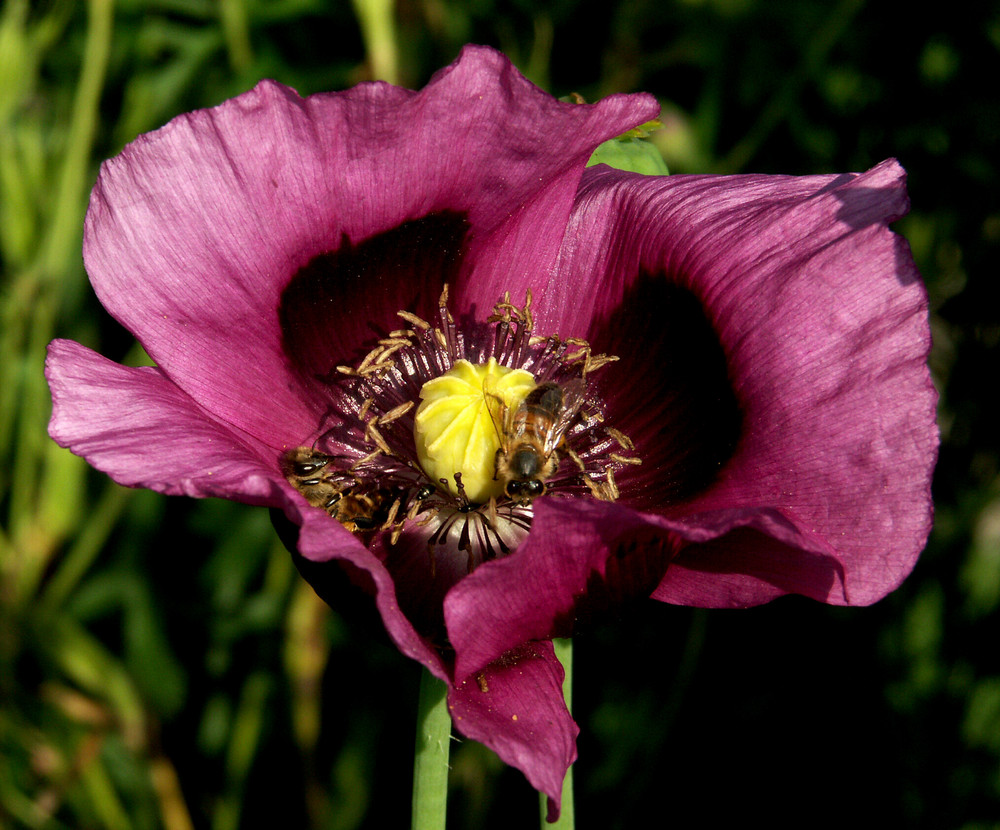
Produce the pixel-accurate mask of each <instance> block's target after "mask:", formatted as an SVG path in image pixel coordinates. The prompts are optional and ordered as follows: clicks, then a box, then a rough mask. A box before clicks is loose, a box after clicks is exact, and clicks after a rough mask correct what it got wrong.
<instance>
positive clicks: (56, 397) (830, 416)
mask: <svg viewBox="0 0 1000 830" xmlns="http://www.w3.org/2000/svg"><path fill="white" fill-rule="evenodd" d="M657 112H658V108H657V105H656V102H655V101H654V100H653V99H652V98H651V97H649V96H645V95H630V96H612V97H610V98H608V99H605V100H604V101H602V102H600V103H598V104H595V105H572V104H564V103H560V102H557V101H555V100H554V99H552V98H551V97H549V96H548V95H546V94H545V93H543V92H541V91H540V90H538V89H537V88H535V87H533V86H532V85H531V84H529V83H528V82H527V81H526V80H525V79H524V78H522V77H521V76H520V75H519V74H518V73H517V72H516V71H515V70H514V69H513V68H512V67H511V65H510V64H509V63H508V62H507V60H506V59H505V58H504V57H503V56H502V55H500V54H498V53H496V52H493V51H492V50H489V49H484V48H475V47H468V48H466V49H465V50H464V51H463V53H462V55H461V56H460V57H459V59H458V60H457V61H456V62H455V63H454V64H453V65H452V66H450V67H448V68H446V69H445V70H443V71H442V72H440V73H439V74H438V75H436V76H435V78H434V79H433V80H432V81H431V83H430V84H429V85H428V86H427V87H426V88H425V89H424V90H422V91H421V92H416V93H415V92H410V91H407V90H403V89H399V88H396V87H393V86H390V85H387V84H382V83H374V84H363V85H361V86H358V87H356V88H354V89H352V90H350V91H347V92H344V93H336V94H328V95H315V96H312V97H309V98H306V99H302V98H300V97H298V96H297V95H296V94H295V93H294V92H293V91H292V90H290V89H287V88H285V87H282V86H280V85H278V84H275V83H270V82H265V83H262V84H260V85H259V86H258V87H257V88H256V89H254V90H253V91H251V92H248V93H246V94H245V95H241V96H239V97H238V98H235V99H233V100H232V101H228V102H226V103H224V104H222V105H221V106H219V107H216V108H214V109H211V110H205V111H199V112H195V113H191V114H188V115H184V116H181V117H179V118H177V119H175V120H174V121H172V122H171V123H170V124H168V125H167V126H166V127H164V128H163V129H161V130H158V131H157V132H155V133H151V134H149V135H146V136H142V137H140V138H139V139H138V140H136V141H135V142H134V143H132V144H131V145H129V146H128V147H127V148H126V149H125V150H124V151H123V152H122V154H121V155H120V156H119V157H117V158H116V159H113V160H111V161H109V162H106V163H105V165H104V166H103V168H102V171H101V175H100V178H99V180H98V183H97V186H96V187H95V189H94V193H93V195H92V198H91V204H90V210H89V212H88V215H87V222H86V229H85V238H84V258H85V261H86V265H87V269H88V272H89V274H90V277H91V280H92V282H93V285H94V289H95V291H96V292H97V294H98V296H99V297H100V299H101V301H102V303H103V304H104V305H105V306H106V307H107V308H108V310H109V311H110V312H111V313H112V314H113V315H114V316H115V317H116V318H117V319H118V320H119V321H120V322H121V323H122V324H123V325H125V326H126V327H127V328H128V329H129V330H130V331H132V332H133V333H134V334H135V335H136V336H137V337H138V338H139V340H140V341H141V342H142V344H143V345H144V346H145V348H146V350H147V351H148V353H149V354H150V355H151V356H152V358H153V359H154V360H155V362H156V364H157V366H156V368H138V369H136V368H126V367H123V366H119V365H117V364H114V363H112V362H110V361H108V360H106V359H105V358H103V357H101V356H100V355H98V354H95V353H94V352H92V351H90V350H88V349H86V348H84V347H83V346H80V345H79V344H76V343H73V342H70V341H65V340H61V341H55V342H54V343H53V344H52V345H51V347H50V353H49V362H48V367H47V374H48V378H49V383H50V386H51V389H52V394H53V401H54V408H53V416H52V422H51V425H50V433H51V435H52V437H53V438H54V439H55V440H56V441H57V442H58V443H59V444H61V445H62V446H65V447H69V448H70V449H71V450H72V451H73V452H75V453H77V454H79V455H82V456H84V457H85V458H87V459H88V460H89V461H90V462H91V463H92V464H93V465H94V466H96V467H97V468H99V469H101V470H103V471H105V472H107V473H108V474H109V475H110V476H111V477H112V478H114V479H115V480H116V481H118V482H120V483H122V484H126V485H129V486H141V487H150V488H152V489H154V490H158V491H160V492H164V493H171V494H186V495H190V496H199V497H200V496H221V497H223V498H229V499H235V500H238V501H242V502H247V503H250V504H256V505H267V506H271V507H275V508H279V509H280V510H281V511H283V513H284V515H285V516H287V517H288V518H289V519H290V520H291V521H292V522H293V523H294V524H295V525H296V526H297V527H298V540H297V547H298V551H299V553H300V554H301V557H302V558H303V560H304V561H303V563H302V564H303V570H304V572H305V573H307V574H308V576H309V578H310V579H311V580H312V581H313V583H314V585H315V586H316V587H317V590H319V591H320V592H321V593H322V592H323V590H324V581H325V579H326V576H325V575H326V574H328V573H329V571H330V569H331V568H335V569H337V568H339V569H343V570H346V571H347V572H348V574H349V575H350V576H351V578H352V580H353V581H355V582H357V583H358V584H360V585H362V586H363V587H365V588H366V589H367V590H369V591H370V592H371V593H372V594H373V595H374V598H375V602H376V604H377V607H378V609H379V611H380V613H381V615H382V618H383V620H384V622H385V625H386V628H387V629H388V631H389V634H390V635H391V636H392V638H393V640H394V641H395V643H396V644H397V645H398V647H399V648H400V650H401V651H402V652H403V653H404V654H406V655H408V656H410V657H412V658H413V659H415V660H418V661H420V662H421V663H423V664H424V665H425V666H426V667H427V668H428V669H429V670H430V671H431V672H433V673H434V674H436V675H437V676H438V677H440V678H442V679H443V680H445V681H446V682H447V683H448V684H449V687H450V690H449V706H450V708H451V711H452V715H453V718H454V722H455V724H456V726H457V728H458V729H459V730H460V731H461V732H463V733H464V734H465V735H466V736H468V737H470V738H473V739H476V740H479V741H481V742H483V743H485V744H486V745H487V746H489V747H491V748H492V749H494V750H495V751H496V752H497V753H498V754H499V756H500V757H501V758H502V759H503V760H504V761H506V762H507V763H509V764H512V765H514V766H516V767H518V768H520V769H521V770H522V771H523V772H524V773H525V775H526V776H527V778H528V779H529V781H530V782H531V783H532V785H533V786H535V787H536V788H537V789H539V790H540V791H542V792H544V793H547V794H548V795H549V796H550V799H552V801H550V804H551V806H552V807H553V813H552V814H554V813H555V811H556V810H558V798H559V793H560V791H561V783H562V778H563V776H564V774H565V771H566V769H567V767H568V765H569V764H570V763H572V761H573V760H574V759H575V757H576V749H575V738H576V734H577V731H578V730H577V727H576V725H575V723H574V722H573V720H572V717H571V716H570V714H569V713H568V711H567V709H566V707H565V704H564V702H563V698H562V694H561V681H562V670H561V668H560V666H559V664H558V661H557V660H556V659H555V657H554V653H553V649H552V646H551V642H550V640H551V638H552V637H553V636H565V635H568V634H570V633H571V632H572V629H573V625H574V621H575V620H577V619H578V618H580V617H581V616H585V615H588V614H591V613H593V612H594V611H595V610H599V609H600V608H601V607H603V606H605V605H607V604H609V603H614V602H617V601H619V600H621V599H622V598H625V597H630V596H635V595H645V596H652V597H654V598H655V599H659V600H662V601H665V602H672V603H680V604H686V605H699V606H714V607H737V606H747V605H753V604H757V603H762V602H766V601H768V600H771V599H773V598H775V597H777V596H779V595H782V594H786V593H798V594H804V595H806V596H810V597H813V598H815V599H818V600H820V601H823V602H829V603H835V604H865V603H871V602H874V601H875V600H877V599H879V598H880V597H882V596H884V595H885V594H886V593H887V592H889V591H891V590H892V589H893V588H895V587H896V586H897V585H898V584H899V582H900V581H901V580H902V579H903V578H904V577H905V576H906V575H907V573H908V572H909V571H910V569H911V568H912V567H913V564H914V562H915V560H916V557H917V555H918V554H919V552H920V550H921V549H922V547H923V545H924V542H925V541H926V537H927V534H928V531H929V526H930V519H931V507H930V492H929V479H930V472H931V468H932V466H933V462H934V457H935V453H936V447H937V433H936V429H935V425H934V406H935V394H934V391H933V388H932V386H931V383H930V379H929V375H928V370H927V367H926V358H927V351H928V347H929V330H928V322H927V306H926V297H925V294H924V291H923V288H922V286H921V284H920V281H919V276H918V275H917V273H916V271H915V269H914V266H913V262H912V260H911V258H910V255H909V252H908V249H907V246H906V244H905V242H903V241H902V240H901V239H900V238H898V237H897V236H895V235H894V234H892V233H891V232H890V231H889V230H888V227H887V223H888V222H890V221H892V220H894V219H896V218H898V217H899V216H901V215H902V214H904V213H905V212H906V209H907V197H906V194H905V186H904V179H903V171H902V170H901V168H900V167H899V166H898V165H897V164H896V163H895V162H894V161H888V162H885V163H883V164H881V165H879V166H878V167H876V168H874V169H872V170H870V171H868V172H867V173H863V174H846V175H841V176H835V175H825V176H807V177H787V176H671V177H662V178H661V177H643V176H638V175H633V174H628V173H622V172H620V171H616V170H611V169H609V168H607V167H604V166H597V167H593V168H589V169H586V170H585V169H584V167H585V164H586V161H587V159H588V157H589V156H590V153H591V152H592V150H593V149H594V148H595V147H596V146H597V145H598V144H600V143H601V142H603V141H605V140H606V139H608V138H610V137H612V136H614V135H617V134H620V133H622V132H624V131H625V130H627V129H629V128H630V127H633V126H635V125H638V124H640V123H643V122H645V121H648V120H650V119H651V118H653V117H655V116H656V114H657ZM446 287H447V288H446ZM400 313H401V314H400ZM610 356H614V357H616V358H617V360H615V361H611V360H610ZM490 358H494V359H495V362H491V361H490ZM515 370H526V371H527V372H528V373H529V374H528V375H527V376H525V375H523V374H519V373H518V372H516V371H515ZM463 373H464V374H463ZM469 373H471V374H469ZM487 376H489V377H487ZM518 383H520V384H521V386H520V387H519V388H520V390H521V391H520V392H517V391H512V390H513V389H514V387H515V386H516V384H518ZM463 384H464V386H463ZM442 388H443V390H444V393H443V397H439V396H438V393H439V392H440V391H441V389H442ZM459 388H460V389H466V390H471V391H470V392H468V394H467V395H466V392H461V391H460V392H455V389H459ZM435 390H437V391H435ZM529 390H531V391H529ZM456 395H458V397H456ZM462 395H466V397H465V398H462V397H461V396H462ZM456 400H460V401H464V402H463V403H461V404H460V405H459V408H460V409H461V410H462V412H463V413H465V414H459V415H454V416H451V415H447V410H448V408H449V407H452V409H454V407H455V406H456V404H455V401H456ZM418 405H419V406H418ZM463 407H464V408H463ZM469 407H471V408H472V409H471V410H470V409H469ZM473 410H474V412H473V414H472V415H469V414H468V412H471V411H473ZM441 412H445V414H444V415H442V414H441ZM484 412H485V413H486V415H487V416H488V417H484V415H483V413H484ZM484 423H485V424H487V427H486V428H485V429H484V427H483V424H484ZM454 425H457V426H454ZM490 426H492V427H493V429H490ZM455 430H458V431H462V430H464V437H463V438H462V439H461V441H458V440H457V439H455V438H454V436H453V434H452V433H453V432H454V431H455ZM525 444H527V445H528V447H527V449H526V448H525ZM467 448H471V449H468V451H467ZM463 453H465V454H464V455H463ZM476 453H478V455H477V458H478V461H475V460H467V459H468V458H470V457H471V455H475V454H476ZM470 454H471V455H470ZM483 459H485V461H484V460H483ZM484 470H485V472H484ZM456 474H457V475H456Z"/></svg>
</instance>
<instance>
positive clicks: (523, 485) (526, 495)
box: [504, 478, 545, 504]
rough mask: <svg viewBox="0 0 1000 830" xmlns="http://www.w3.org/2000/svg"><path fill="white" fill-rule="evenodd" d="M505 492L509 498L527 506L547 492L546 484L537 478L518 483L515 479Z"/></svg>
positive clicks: (510, 482) (509, 483) (508, 484)
mask: <svg viewBox="0 0 1000 830" xmlns="http://www.w3.org/2000/svg"><path fill="white" fill-rule="evenodd" d="M504 492H505V493H506V494H507V497H508V498H510V499H513V500H514V501H516V502H520V503H521V504H526V503H527V502H529V501H531V500H532V499H533V498H536V497H537V496H540V495H542V494H543V493H544V492H545V482H544V481H539V480H538V479H537V478H532V479H528V480H527V481H518V480H517V479H515V480H513V481H508V482H507V486H506V487H505V488H504Z"/></svg>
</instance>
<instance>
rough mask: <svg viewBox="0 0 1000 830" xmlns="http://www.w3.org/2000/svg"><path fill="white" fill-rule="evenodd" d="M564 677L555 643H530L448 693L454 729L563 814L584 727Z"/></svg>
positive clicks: (553, 812)
mask: <svg viewBox="0 0 1000 830" xmlns="http://www.w3.org/2000/svg"><path fill="white" fill-rule="evenodd" d="M564 677H565V673H564V672H563V668H562V666H561V665H560V664H559V660H558V659H557V658H556V656H555V651H554V649H553V646H552V643H550V642H539V643H526V644H524V645H521V646H519V647H517V648H514V649H512V650H510V651H508V652H507V653H505V654H504V655H503V656H502V657H501V658H500V659H498V660H497V661H496V662H494V663H491V664H490V665H488V666H486V667H485V668H483V669H482V670H481V671H479V672H477V673H476V675H475V676H474V677H472V676H470V677H468V678H465V679H464V680H462V681H460V682H458V683H456V685H455V686H454V687H452V688H451V689H450V690H449V692H448V708H449V709H450V710H451V716H452V720H453V722H454V724H455V727H456V728H457V729H458V730H459V731H460V732H461V733H462V734H463V735H465V736H466V737H468V738H471V739H472V740H474V741H479V742H480V743H481V744H484V745H485V746H488V747H489V748H490V749H492V750H493V751H494V752H495V753H496V754H497V755H499V756H500V759H501V760H502V761H504V762H505V763H507V764H510V765H511V766H513V767H516V768H517V769H519V770H521V772H523V773H524V774H525V777H527V779H528V781H529V782H530V783H531V786H533V787H534V788H535V789H536V790H538V791H539V792H542V793H545V794H546V795H547V796H548V797H549V815H548V817H549V820H550V821H554V820H555V819H556V818H557V817H558V816H559V810H560V807H561V801H562V783H563V778H564V777H565V776H566V770H567V769H569V766H570V764H572V763H573V762H574V761H575V760H576V736H577V735H578V734H579V732H580V729H579V727H578V726H577V725H576V723H574V722H573V718H572V716H571V715H570V713H569V710H567V708H566V702H565V700H564V698H563V692H562V682H563V678H564Z"/></svg>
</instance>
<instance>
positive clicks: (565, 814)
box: [539, 638, 576, 830]
mask: <svg viewBox="0 0 1000 830" xmlns="http://www.w3.org/2000/svg"><path fill="white" fill-rule="evenodd" d="M552 645H554V646H555V649H556V657H557V658H559V662H560V663H562V667H563V671H565V672H566V676H565V677H564V678H563V697H564V698H566V708H567V709H569V710H570V712H572V711H573V641H572V640H571V639H568V638H567V639H557V640H553V641H552ZM539 801H540V804H541V826H542V827H543V828H547V829H550V828H554V829H555V830H573V828H574V827H575V826H576V825H575V818H574V815H573V767H572V766H571V767H570V768H569V769H568V770H566V778H565V779H564V780H563V791H562V812H560V814H559V820H558V821H557V822H555V824H548V823H547V822H546V821H545V815H546V813H548V804H547V802H548V799H547V797H546V796H545V795H544V794H541V795H540V796H539Z"/></svg>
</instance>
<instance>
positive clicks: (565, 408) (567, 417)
mask: <svg viewBox="0 0 1000 830" xmlns="http://www.w3.org/2000/svg"><path fill="white" fill-rule="evenodd" d="M559 385H560V387H561V388H562V393H563V404H562V409H560V410H559V414H558V415H557V416H556V418H555V420H554V421H553V422H552V426H551V428H550V429H549V430H548V432H547V433H546V435H545V454H546V455H548V454H550V453H552V452H554V451H555V449H556V447H558V446H559V444H560V442H561V441H562V439H563V436H564V435H565V434H566V430H568V429H569V428H570V425H571V424H572V423H573V419H574V418H575V417H576V413H577V412H579V411H580V407H581V406H583V404H584V401H586V399H587V382H586V381H585V380H583V378H573V379H572V380H569V381H566V383H561V384H559Z"/></svg>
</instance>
